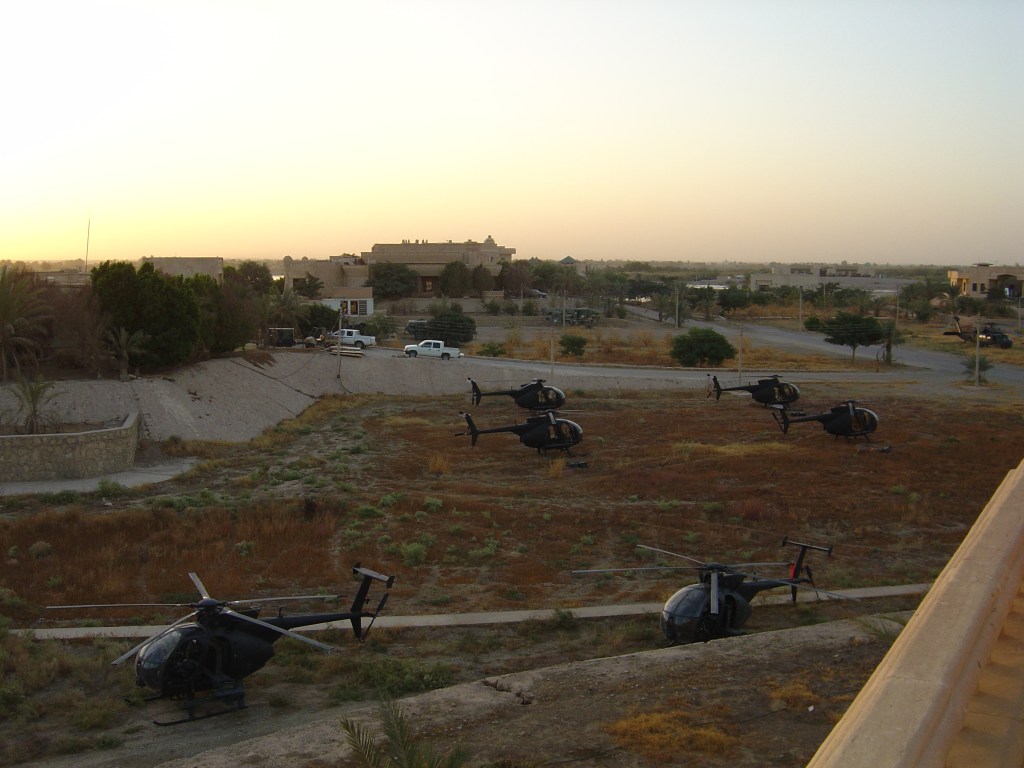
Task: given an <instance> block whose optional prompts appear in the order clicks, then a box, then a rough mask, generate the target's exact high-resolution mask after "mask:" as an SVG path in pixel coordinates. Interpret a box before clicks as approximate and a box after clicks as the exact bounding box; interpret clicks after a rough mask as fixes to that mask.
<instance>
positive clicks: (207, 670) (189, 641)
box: [135, 609, 352, 697]
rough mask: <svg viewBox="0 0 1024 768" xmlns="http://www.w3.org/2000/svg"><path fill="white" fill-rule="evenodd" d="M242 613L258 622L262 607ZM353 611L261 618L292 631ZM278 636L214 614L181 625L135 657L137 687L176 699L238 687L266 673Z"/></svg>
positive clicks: (333, 619) (156, 638)
mask: <svg viewBox="0 0 1024 768" xmlns="http://www.w3.org/2000/svg"><path fill="white" fill-rule="evenodd" d="M237 613H240V614H243V615H245V616H248V617H250V618H253V619H255V618H256V617H257V616H258V615H259V610H258V609H247V610H240V611H237ZM351 616H352V614H351V613H349V612H345V613H327V614H304V615H295V616H287V617H286V616H277V617H272V618H268V619H262V620H261V621H262V622H263V623H264V624H269V625H271V626H275V627H280V628H281V629H293V628H296V627H305V626H310V625H312V624H322V623H328V622H331V621H342V620H345V619H350V618H351ZM281 637H282V635H281V634H280V633H279V632H275V631H273V630H271V629H268V628H265V627H262V626H260V624H257V623H252V622H246V621H242V620H239V619H236V618H234V617H233V616H232V615H231V614H227V613H221V612H218V611H210V612H208V613H206V614H200V615H199V616H198V617H197V619H196V621H194V622H188V623H186V624H180V625H178V626H175V627H172V628H171V629H169V630H167V631H166V632H164V633H162V634H160V635H158V636H157V637H155V638H153V639H152V640H151V641H150V642H149V643H147V644H146V645H144V646H142V647H141V648H140V649H139V651H138V653H137V654H136V657H135V682H136V684H137V685H138V686H140V687H144V688H151V689H153V690H155V691H159V692H160V694H161V695H162V696H168V697H174V696H181V695H186V694H191V693H195V692H198V691H208V690H214V689H218V688H221V687H223V686H225V685H230V684H237V683H238V682H239V681H241V680H242V678H244V677H247V676H248V675H251V674H252V673H253V672H256V671H258V670H260V669H262V668H263V667H264V666H265V665H266V663H267V662H268V661H270V659H271V658H273V656H274V643H275V642H276V641H277V640H278V639H279V638H281Z"/></svg>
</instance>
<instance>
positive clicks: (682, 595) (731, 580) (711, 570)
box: [573, 537, 839, 645]
mask: <svg viewBox="0 0 1024 768" xmlns="http://www.w3.org/2000/svg"><path fill="white" fill-rule="evenodd" d="M638 546H639V547H640V548H641V549H647V550H650V551H652V552H659V553H661V554H663V555H670V556H672V557H679V558H682V559H683V560H688V561H690V562H691V563H696V565H695V566H682V568H683V569H687V570H689V569H692V570H696V571H697V572H698V573H699V574H700V581H699V582H697V583H696V584H689V585H687V586H685V587H683V588H682V589H680V590H678V591H676V592H675V593H674V594H673V595H672V596H671V597H670V598H669V599H668V600H667V601H666V602H665V605H664V606H663V607H662V610H661V631H662V632H664V633H665V637H666V638H668V641H669V642H670V643H671V644H673V645H675V644H682V643H694V642H703V643H706V642H707V641H708V640H712V639H714V638H718V637H731V636H734V635H739V634H742V633H741V632H740V630H741V629H742V627H743V625H744V624H746V622H747V619H749V618H750V614H751V612H752V608H751V605H750V601H751V600H753V599H754V597H756V596H757V595H758V593H760V592H763V591H764V590H766V589H775V588H776V587H789V588H790V590H791V593H792V597H793V602H794V603H795V602H796V593H797V589H798V588H799V587H800V586H801V585H805V584H806V585H810V588H811V589H813V590H814V591H815V592H818V593H822V594H826V595H833V596H834V597H839V595H834V594H833V593H828V592H823V591H822V590H819V589H817V588H816V587H814V586H813V585H814V581H813V578H814V577H813V574H812V572H811V567H810V566H809V565H806V564H805V562H804V561H805V558H806V556H807V552H808V550H815V551H819V552H825V553H826V554H827V555H829V556H831V554H832V547H830V546H829V547H822V546H818V545H815V544H804V543H801V542H797V541H790V540H789V538H788V537H787V538H784V539H783V540H782V546H784V547H785V546H794V547H799V548H800V554H799V555H798V556H797V559H796V562H793V563H747V564H745V565H723V564H722V563H704V562H701V561H700V560H696V559H694V558H692V557H687V556H686V555H679V554H676V553H675V552H668V551H667V550H664V549H657V548H656V547H648V546H646V545H643V544H639V545H638ZM763 566H787V567H788V568H789V577H788V578H784V579H758V578H756V575H754V574H753V573H749V572H748V571H749V570H750V569H752V568H756V567H763ZM666 569H675V568H674V567H673V566H655V567H653V568H613V569H604V570H591V571H574V572H573V573H606V572H608V571H609V570H613V571H641V570H666ZM748 579H749V581H748Z"/></svg>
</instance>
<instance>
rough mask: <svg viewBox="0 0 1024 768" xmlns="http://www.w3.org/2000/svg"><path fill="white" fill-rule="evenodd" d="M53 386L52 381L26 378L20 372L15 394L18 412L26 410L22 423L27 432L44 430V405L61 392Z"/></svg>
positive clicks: (30, 433) (32, 432)
mask: <svg viewBox="0 0 1024 768" xmlns="http://www.w3.org/2000/svg"><path fill="white" fill-rule="evenodd" d="M53 386H54V384H53V382H52V381H43V380H42V379H39V378H36V379H26V378H24V377H23V376H21V375H20V374H19V376H18V378H17V381H16V382H15V385H14V394H15V396H16V397H17V398H18V413H21V412H22V411H25V421H24V422H22V424H23V426H24V429H25V432H26V433H27V434H29V435H36V434H39V433H40V432H42V431H43V426H44V423H45V419H44V418H43V413H42V411H43V406H45V405H46V404H47V403H49V402H50V401H51V400H53V398H55V397H57V395H59V394H60V392H58V391H57V390H55V389H54V388H53Z"/></svg>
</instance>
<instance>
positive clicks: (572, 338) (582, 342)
mask: <svg viewBox="0 0 1024 768" xmlns="http://www.w3.org/2000/svg"><path fill="white" fill-rule="evenodd" d="M558 346H559V347H560V348H561V350H562V354H563V355H571V356H572V357H583V353H584V351H585V350H586V348H587V337H586V336H577V335H576V334H574V333H563V334H562V336H561V338H559V339H558Z"/></svg>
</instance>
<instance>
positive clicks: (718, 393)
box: [708, 376, 722, 400]
mask: <svg viewBox="0 0 1024 768" xmlns="http://www.w3.org/2000/svg"><path fill="white" fill-rule="evenodd" d="M711 395H714V396H715V400H721V399H722V385H721V384H719V383H718V377H717V376H712V377H711V380H710V381H709V382H708V397H711Z"/></svg>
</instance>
